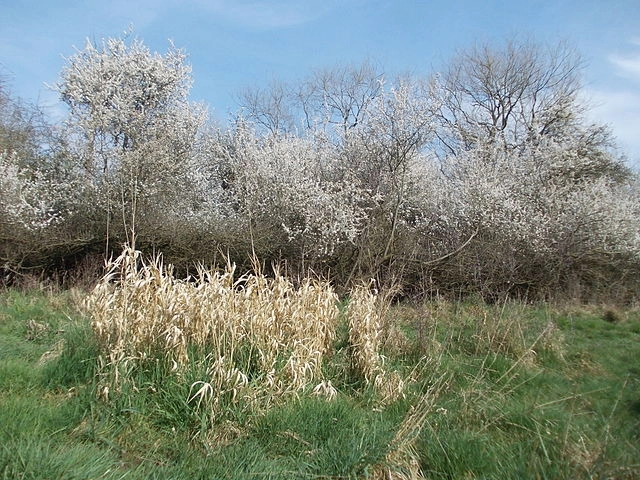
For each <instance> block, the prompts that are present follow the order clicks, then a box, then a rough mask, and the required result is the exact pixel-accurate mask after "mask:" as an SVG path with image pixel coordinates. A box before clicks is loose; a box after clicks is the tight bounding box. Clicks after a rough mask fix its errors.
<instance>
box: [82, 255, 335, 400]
mask: <svg viewBox="0 0 640 480" xmlns="http://www.w3.org/2000/svg"><path fill="white" fill-rule="evenodd" d="M234 273H235V266H234V265H230V264H229V265H227V267H226V269H225V270H224V271H213V270H208V269H205V268H200V269H199V270H198V274H197V276H196V277H195V278H191V279H188V280H178V279H176V278H174V276H173V274H172V269H171V267H170V266H169V267H165V266H164V265H163V263H162V261H161V259H160V258H156V259H155V260H154V261H152V262H149V263H147V262H145V261H144V260H143V259H142V258H141V256H140V253H139V252H137V251H134V250H133V249H131V248H127V249H125V250H124V252H123V253H122V255H120V257H118V258H117V259H115V260H113V261H111V262H110V263H109V265H108V271H107V274H106V275H105V276H104V278H103V279H102V280H101V281H100V282H99V284H98V285H97V286H96V287H95V289H94V291H93V292H92V294H91V295H90V297H89V298H88V300H87V308H88V311H89V312H90V314H91V317H92V326H93V329H94V331H95V334H96V336H97V339H98V341H99V345H100V348H101V352H102V355H101V358H102V371H101V373H102V390H101V392H102V394H103V396H105V397H108V396H109V392H113V391H114V389H115V390H116V391H118V390H119V389H120V387H121V386H122V383H123V382H125V381H126V382H131V381H132V375H131V372H132V370H133V369H135V368H136V367H137V366H140V365H142V364H143V363H145V362H147V361H150V360H151V361H154V362H158V361H162V362H164V364H165V365H167V366H168V369H169V371H170V372H172V373H173V374H175V375H176V376H177V377H180V375H181V374H182V372H184V371H185V369H186V367H187V366H191V367H192V366H193V363H194V362H201V363H202V362H204V365H202V366H203V367H204V368H203V369H202V370H203V371H206V373H207V375H206V378H203V379H202V380H200V381H197V382H195V383H193V384H192V385H191V395H190V401H191V402H194V403H196V404H197V405H198V406H200V407H201V406H202V405H208V406H209V407H210V408H213V409H214V410H216V409H220V408H221V401H222V400H224V399H228V400H229V401H232V402H235V401H237V400H238V399H239V398H244V399H245V400H247V399H251V398H253V399H255V398H256V397H261V398H272V397H273V396H279V395H283V394H286V393H295V392H298V391H301V390H304V389H306V388H308V387H311V386H312V385H313V384H317V383H318V381H322V380H323V379H322V372H321V367H322V362H323V358H324V357H325V355H326V354H327V353H328V351H329V349H330V347H331V345H332V342H333V340H334V337H335V328H336V322H337V318H338V308H337V296H336V294H335V292H334V291H333V289H332V288H331V286H330V285H329V284H328V283H326V282H321V281H317V280H311V279H306V280H304V281H303V282H302V283H301V285H300V286H299V287H298V288H295V287H294V285H293V284H292V283H291V282H289V281H288V280H287V279H285V278H284V277H282V276H281V275H279V274H276V275H275V277H274V278H273V279H269V278H267V277H265V276H264V275H262V274H260V273H256V274H250V275H249V274H247V275H243V276H241V277H239V278H237V279H236V278H235V276H234ZM134 387H135V385H134Z"/></svg>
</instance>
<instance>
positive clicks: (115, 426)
mask: <svg viewBox="0 0 640 480" xmlns="http://www.w3.org/2000/svg"><path fill="white" fill-rule="evenodd" d="M0 425H1V428H0V445H1V446H0V477H1V478H3V479H45V478H46V479H124V478H126V479H150V478H153V479H165V478H166V479H205V478H206V479H214V478H215V479H244V478H246V479H267V478H269V479H279V478H282V479H285V478H286V479H295V478H299V479H347V478H351V479H361V478H362V479H364V478H371V479H410V478H424V479H472V478H482V479H501V480H502V479H528V478H531V479H567V478H573V479H592V478H603V479H604V478H607V479H629V480H630V479H635V478H640V442H639V435H640V311H639V310H638V309H637V308H634V307H628V308H625V309H622V308H616V307H610V306H606V305H584V304H572V303H570V302H563V303H562V304H551V303H544V304H543V303H537V304H536V303H534V304H532V303H525V302H518V301H513V300H506V301H503V302H497V303H493V304H488V303H486V302H484V301H483V300H481V299H480V298H479V297H467V298H464V299H459V300H457V301H453V300H445V299H442V298H431V299H428V300H421V301H419V302H410V301H408V300H404V301H394V300H392V299H391V298H390V297H389V296H386V295H384V294H382V293H380V294H379V293H378V292H377V291H376V290H375V288H374V287H373V286H372V285H361V286H360V287H358V288H355V289H354V290H352V291H351V293H350V294H348V295H345V296H344V297H339V296H338V295H337V294H336V293H335V292H334V291H333V290H332V289H331V286H330V285H329V284H328V283H325V282H323V281H321V280H317V279H303V280H300V281H297V282H295V283H294V282H292V281H291V280H287V279H286V278H285V277H283V276H280V275H278V274H277V273H276V275H274V276H270V277H268V276H266V275H263V274H262V273H260V270H259V268H256V269H255V271H254V272H253V273H250V274H241V275H239V274H237V273H236V272H235V271H234V268H233V265H229V266H228V267H227V269H226V270H219V271H213V270H207V269H204V268H202V269H200V270H199V271H198V272H197V274H195V275H194V276H193V278H190V279H189V280H179V279H177V278H175V277H174V275H173V273H172V271H171V268H170V267H168V266H164V265H163V264H162V262H161V261H159V260H156V261H148V262H146V263H145V262H142V260H141V259H140V258H139V257H138V256H137V254H136V252H133V251H131V250H130V251H125V252H124V253H123V255H122V256H121V257H120V258H118V259H116V260H114V261H113V262H112V263H111V265H110V268H109V270H108V272H107V275H106V276H105V278H104V279H103V280H102V281H101V282H100V283H98V285H97V286H96V287H95V289H93V290H91V291H82V290H77V289H69V290H64V291H61V290H58V289H55V288H46V287H39V288H31V289H26V290H25V289H5V290H3V291H2V292H0Z"/></svg>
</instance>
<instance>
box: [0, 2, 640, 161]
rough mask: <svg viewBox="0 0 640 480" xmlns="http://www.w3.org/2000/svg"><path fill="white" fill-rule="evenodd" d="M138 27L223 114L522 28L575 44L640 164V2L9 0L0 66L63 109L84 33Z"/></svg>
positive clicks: (599, 109) (29, 93)
mask: <svg viewBox="0 0 640 480" xmlns="http://www.w3.org/2000/svg"><path fill="white" fill-rule="evenodd" d="M130 27H133V32H134V35H135V36H136V37H138V38H140V39H142V40H143V41H144V42H145V44H147V45H148V46H149V48H151V49H152V50H155V51H159V52H165V51H166V50H167V47H168V39H172V40H173V42H174V43H175V45H176V46H177V47H180V48H184V49H185V50H186V52H187V53H188V54H189V61H190V63H191V65H192V67H193V78H194V88H193V92H192V97H193V99H194V100H198V101H204V102H205V103H207V104H208V106H209V108H210V112H211V114H212V116H213V117H217V118H218V119H220V120H222V121H224V120H226V119H227V118H228V114H229V112H231V111H234V110H235V109H236V107H237V105H236V103H235V101H234V94H237V93H238V92H239V91H240V90H242V88H244V87H247V86H257V85H261V86H266V85H267V84H268V83H269V82H270V81H271V80H273V79H279V80H291V81H295V80H298V79H302V78H303V77H305V76H306V75H307V74H309V73H310V72H311V71H312V70H313V69H316V68H322V67H328V66H333V65H336V64H345V63H357V62H361V61H363V60H365V59H369V60H370V61H372V62H374V63H376V64H378V65H381V66H382V67H383V68H384V70H385V71H386V72H387V73H388V74H389V75H390V76H394V75H395V74H400V73H414V74H419V75H420V74H424V75H428V74H430V73H432V72H434V71H437V70H438V69H439V68H441V67H442V66H443V65H444V64H445V63H446V62H447V60H448V59H450V58H451V56H452V55H453V54H454V53H455V51H456V50H457V49H461V48H466V47H470V46H472V45H473V43H474V42H485V41H489V42H499V41H500V40H502V39H505V38H508V37H510V36H513V35H518V36H520V37H525V38H532V39H534V40H536V41H538V42H549V43H555V42H558V41H561V40H564V41H568V42H570V43H571V44H572V45H574V46H575V47H576V48H577V49H578V51H579V52H580V53H581V54H582V55H583V57H584V60H585V61H586V65H587V66H586V69H585V72H584V85H585V87H584V92H583V94H584V97H585V98H588V99H589V100H590V102H591V103H592V105H593V109H592V113H591V115H592V116H593V118H594V120H597V121H599V122H601V123H607V124H609V125H610V126H611V127H612V129H613V131H614V133H615V134H616V136H617V137H618V140H619V143H620V145H621V146H622V148H623V150H624V151H625V152H626V153H627V155H628V156H629V160H630V162H631V163H633V164H635V165H640V2H639V0H606V1H605V0H582V1H579V0H556V1H542V0H538V1H535V0H530V1H520V0H511V1H498V0H486V1H482V0H459V1H457V0H448V1H441V0H235V1H234V0H192V1H180V0H139V1H138V0H110V1H106V0H103V1H100V2H98V1H94V0H82V1H80V0H0V74H1V75H2V76H3V77H5V79H7V80H8V82H9V85H10V87H11V90H12V91H13V93H14V94H15V95H17V96H20V97H22V98H24V99H25V100H29V101H33V102H38V103H40V104H41V105H42V106H43V107H45V108H47V109H49V110H50V111H51V112H52V113H53V114H54V115H55V114H56V112H60V111H61V107H60V106H59V105H56V103H57V97H56V95H55V93H53V92H52V91H50V90H49V89H48V88H47V87H46V86H45V84H54V83H55V82H56V80H57V77H58V74H59V72H60V70H61V68H62V66H63V64H64V59H63V57H64V56H70V55H72V54H73V52H74V47H78V48H82V47H83V46H84V43H85V39H86V38H91V39H97V40H99V39H101V38H103V37H109V36H119V35H121V34H123V32H124V31H125V30H127V29H129V28H130Z"/></svg>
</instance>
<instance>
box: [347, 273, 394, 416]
mask: <svg viewBox="0 0 640 480" xmlns="http://www.w3.org/2000/svg"><path fill="white" fill-rule="evenodd" d="M388 310H389V299H388V297H385V296H384V295H378V294H377V293H373V292H372V288H371V286H370V285H369V286H368V285H360V286H357V287H355V288H354V289H353V290H352V291H351V296H350V299H349V304H348V307H347V316H348V318H349V345H350V360H351V374H352V376H353V378H354V379H357V380H359V381H363V382H364V383H365V384H366V385H373V387H374V388H375V390H376V392H377V393H378V395H379V396H380V401H381V403H382V404H387V403H390V402H393V401H394V400H397V399H398V398H400V397H402V396H403V395H404V389H405V381H404V379H403V378H402V377H401V376H400V375H398V373H397V372H388V371H385V368H384V356H383V355H381V353H380V350H381V348H382V346H383V344H384V343H385V341H386V340H388V339H389V333H390V332H392V331H393V330H392V329H391V328H390V327H389V325H385V318H386V315H387V312H388ZM385 331H386V335H385V334H384V333H385Z"/></svg>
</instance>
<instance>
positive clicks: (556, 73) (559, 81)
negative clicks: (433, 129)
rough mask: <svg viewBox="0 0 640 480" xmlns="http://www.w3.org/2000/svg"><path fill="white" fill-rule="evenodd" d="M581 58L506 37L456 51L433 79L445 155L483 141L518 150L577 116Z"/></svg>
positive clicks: (560, 49) (557, 48) (570, 123)
mask: <svg viewBox="0 0 640 480" xmlns="http://www.w3.org/2000/svg"><path fill="white" fill-rule="evenodd" d="M581 67H582V61H581V59H580V57H579V56H578V54H577V53H576V52H575V51H574V50H573V49H572V48H570V47H569V46H568V45H566V44H562V43H561V44H559V45H557V46H555V47H552V48H545V47H543V46H540V45H538V44H536V43H533V42H530V41H519V40H515V39H512V40H509V41H507V42H506V44H505V45H504V47H502V48H496V47H492V46H490V45H487V44H484V45H477V46H475V47H473V48H471V49H468V50H464V51H462V52H460V53H459V54H458V55H457V56H456V57H455V58H454V59H453V60H452V61H451V63H450V64H449V66H448V68H447V69H446V70H445V71H444V73H443V74H442V75H440V76H436V77H435V80H434V83H435V85H436V88H435V90H436V92H437V93H438V102H437V104H436V110H435V112H434V113H435V116H436V118H437V119H438V120H439V122H440V129H439V132H438V134H439V135H438V137H439V140H440V146H441V147H442V148H443V153H444V154H445V155H446V154H454V155H455V154H458V153H460V152H462V151H465V150H469V149H471V148H474V147H476V146H478V145H479V144H481V143H483V142H493V141H496V142H500V143H501V144H502V145H504V146H505V147H507V148H516V147H518V146H521V145H522V144H523V142H527V141H529V140H531V139H533V138H536V137H539V136H545V135H553V134H558V133H561V132H562V131H564V129H566V128H567V127H570V126H573V125H574V124H575V123H576V122H579V121H580V120H581V114H582V111H583V107H582V106H581V105H580V104H579V103H578V101H577V94H578V91H579V89H580V87H581V85H580V72H581Z"/></svg>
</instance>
